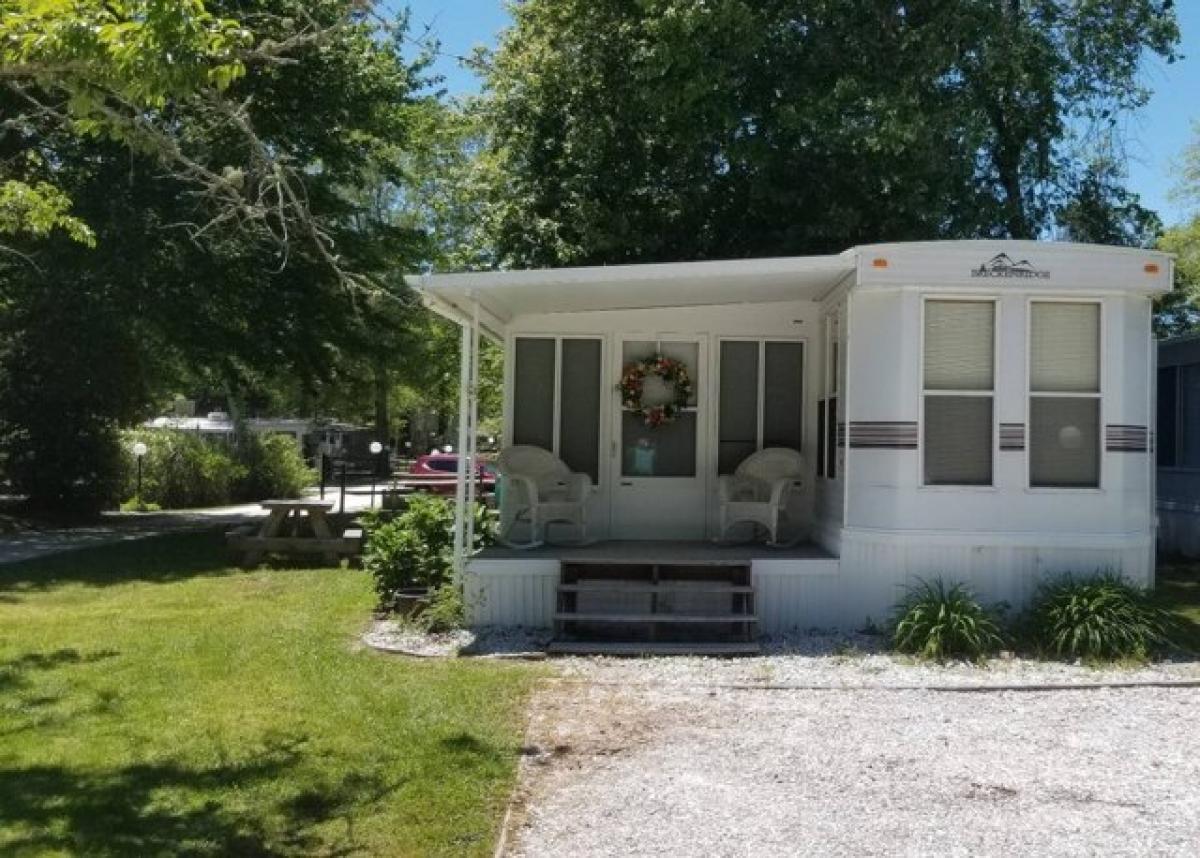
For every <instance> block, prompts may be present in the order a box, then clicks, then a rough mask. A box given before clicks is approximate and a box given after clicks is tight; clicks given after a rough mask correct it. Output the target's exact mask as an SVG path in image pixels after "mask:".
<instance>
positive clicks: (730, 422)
mask: <svg viewBox="0 0 1200 858" xmlns="http://www.w3.org/2000/svg"><path fill="white" fill-rule="evenodd" d="M717 413H718V415H719V421H718V422H719V424H720V427H719V430H718V433H719V436H720V437H719V440H718V445H717V471H718V473H721V474H732V473H733V472H734V471H735V470H736V469H737V466H738V465H740V464H741V463H742V462H743V460H745V458H746V457H747V456H749V455H750V454H751V453H753V452H754V451H755V450H756V449H758V343H757V342H742V341H736V340H727V341H725V342H722V343H721V401H720V406H719V410H718V412H717Z"/></svg>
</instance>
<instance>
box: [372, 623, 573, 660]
mask: <svg viewBox="0 0 1200 858" xmlns="http://www.w3.org/2000/svg"><path fill="white" fill-rule="evenodd" d="M362 640H363V643H365V644H366V645H367V646H369V647H373V648H375V649H378V650H383V651H384V652H394V653H399V654H401V655H412V656H420V657H424V658H439V657H440V658H453V657H455V656H460V655H463V656H465V655H469V656H475V657H481V658H487V657H492V658H514V657H517V658H542V657H544V656H545V653H546V644H548V643H549V642H550V633H549V632H540V631H529V630H525V629H507V628H490V629H482V630H479V631H478V632H475V631H469V630H466V629H460V630H458V631H454V632H448V633H445V634H430V633H428V632H424V631H421V630H420V629H418V628H415V627H413V626H412V625H410V624H406V623H403V622H400V621H398V620H376V621H375V622H374V623H372V624H371V628H369V629H368V630H367V631H366V633H365V634H363V636H362Z"/></svg>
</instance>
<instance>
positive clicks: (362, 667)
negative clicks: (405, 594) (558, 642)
mask: <svg viewBox="0 0 1200 858" xmlns="http://www.w3.org/2000/svg"><path fill="white" fill-rule="evenodd" d="M373 605H374V597H373V594H372V591H371V583H370V580H369V579H368V577H367V576H366V575H365V574H363V573H361V572H355V571H348V570H330V569H304V570H297V569H269V570H259V571H255V572H249V573H247V572H241V571H239V570H235V569H231V568H229V562H228V557H227V555H226V552H225V549H224V545H223V543H222V539H221V536H220V535H219V534H214V533H201V534H186V535H174V536H166V537H160V538H156V539H151V540H144V541H139V542H133V543H126V544H122V545H109V546H104V547H100V548H95V549H89V550H85V551H78V552H73V553H70V554H62V555H57V556H53V557H48V558H43V559H41V560H37V561H31V562H28V563H24V564H19V565H13V566H0V853H2V854H5V855H33V854H37V855H45V854H63V855H66V854H88V855H100V856H109V855H112V856H116V855H136V854H143V855H148V854H171V855H185V856H193V855H228V854H238V855H333V854H337V855H345V854H369V855H439V854H440V855H486V854H489V853H490V851H491V849H492V846H493V843H494V838H495V835H496V833H497V827H498V824H499V819H500V815H501V813H502V811H503V806H504V803H505V801H506V798H507V795H508V792H509V790H510V788H511V785H512V781H513V777H514V774H515V764H516V758H517V754H518V753H519V745H520V738H521V727H522V722H523V711H524V705H525V701H526V699H527V695H528V692H529V690H530V686H531V684H532V682H533V680H534V678H535V676H536V671H535V670H533V669H531V668H529V667H527V666H521V665H508V664H495V663H484V662H469V661H464V662H424V661H422V662H413V661H405V660H401V659H396V658H394V657H388V656H384V655H380V654H377V653H374V652H372V651H370V650H363V649H361V648H360V647H358V646H357V643H356V641H357V635H358V633H359V632H361V630H362V628H363V625H364V623H365V622H366V618H367V617H368V616H369V614H370V611H371V608H372V607H373Z"/></svg>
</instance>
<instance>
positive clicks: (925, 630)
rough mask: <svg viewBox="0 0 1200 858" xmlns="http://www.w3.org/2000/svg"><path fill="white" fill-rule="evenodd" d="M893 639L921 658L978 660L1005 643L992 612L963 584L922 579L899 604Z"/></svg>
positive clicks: (899, 648) (894, 642)
mask: <svg viewBox="0 0 1200 858" xmlns="http://www.w3.org/2000/svg"><path fill="white" fill-rule="evenodd" d="M892 642H893V645H894V646H895V647H896V649H897V650H899V651H900V652H907V653H912V654H914V655H918V656H920V657H922V658H930V659H937V660H939V661H940V660H942V659H946V658H967V659H972V660H979V659H982V658H984V657H986V656H987V655H989V654H991V653H993V652H995V651H996V650H998V649H999V648H1000V647H1001V646H1002V645H1003V643H1004V639H1003V637H1002V636H1001V634H1000V627H999V625H998V623H997V622H996V620H995V618H994V617H993V616H992V614H991V613H990V612H989V611H988V610H987V609H985V608H984V607H983V606H982V605H980V604H979V602H977V601H976V600H975V597H974V595H973V594H972V593H971V591H970V590H969V589H968V588H967V587H966V585H964V584H951V585H947V584H946V583H945V582H943V581H942V580H941V579H937V580H935V581H919V582H918V583H917V584H916V585H915V586H913V587H910V588H909V590H908V595H907V596H906V597H905V599H904V601H903V602H901V603H900V604H899V605H897V606H896V614H895V617H894V629H893V634H892Z"/></svg>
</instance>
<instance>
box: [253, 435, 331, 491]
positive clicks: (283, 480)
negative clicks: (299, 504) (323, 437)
mask: <svg viewBox="0 0 1200 858" xmlns="http://www.w3.org/2000/svg"><path fill="white" fill-rule="evenodd" d="M237 453H238V456H237V458H238V462H239V463H240V464H241V466H242V468H243V469H244V471H245V472H244V474H243V476H242V478H241V480H239V481H238V484H237V487H236V493H237V499H238V500H245V501H260V500H267V499H269V498H297V497H301V496H302V495H303V494H304V490H305V489H306V488H308V487H309V486H311V485H313V484H314V483H316V481H317V474H316V472H315V471H313V470H312V468H310V467H308V465H307V464H306V463H305V461H304V454H303V452H301V450H300V446H299V445H298V444H297V443H296V441H295V439H294V438H292V436H290V435H247V436H246V437H245V438H244V439H243V440H242V441H241V443H240V444H239V445H238V451H237Z"/></svg>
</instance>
